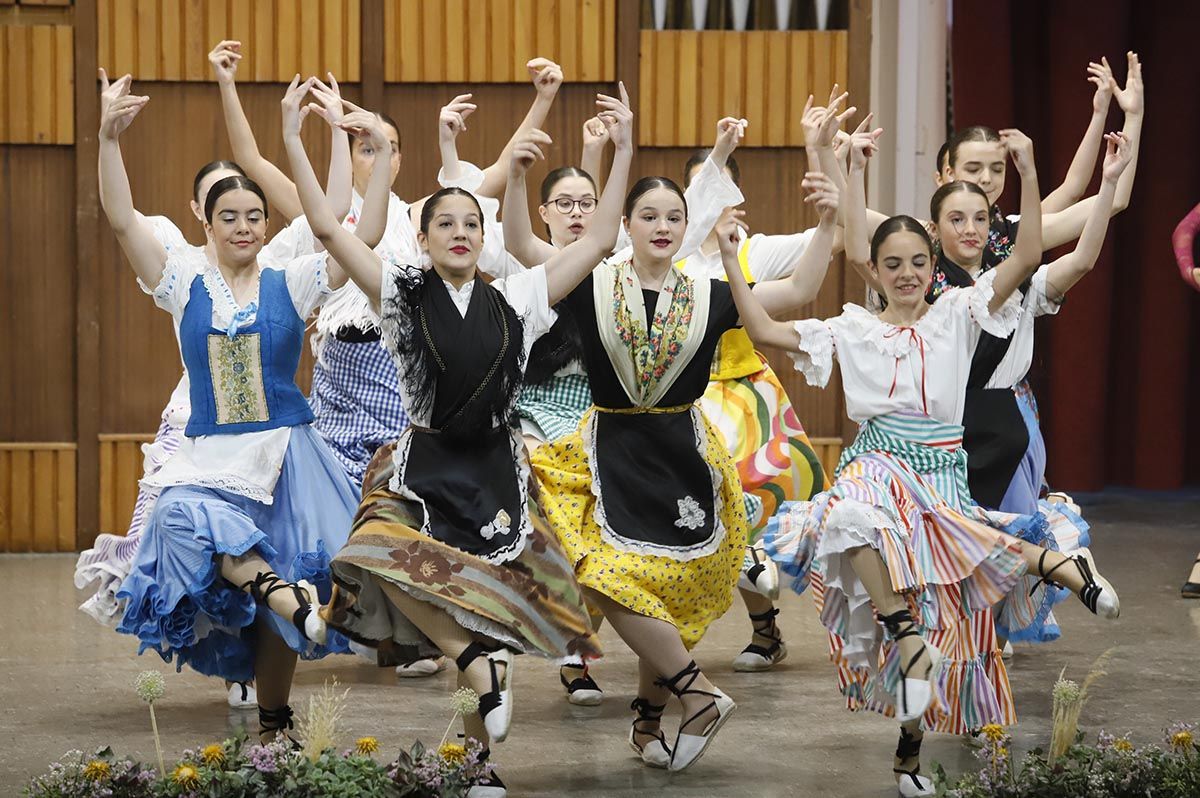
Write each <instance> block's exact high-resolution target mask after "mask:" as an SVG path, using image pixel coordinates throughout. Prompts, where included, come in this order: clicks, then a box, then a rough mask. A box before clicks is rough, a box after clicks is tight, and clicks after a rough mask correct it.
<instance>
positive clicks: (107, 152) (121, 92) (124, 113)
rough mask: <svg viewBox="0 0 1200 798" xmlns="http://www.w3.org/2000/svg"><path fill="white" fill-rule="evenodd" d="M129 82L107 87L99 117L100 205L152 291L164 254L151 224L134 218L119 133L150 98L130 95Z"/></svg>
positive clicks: (156, 282) (160, 278)
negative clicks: (106, 94)
mask: <svg viewBox="0 0 1200 798" xmlns="http://www.w3.org/2000/svg"><path fill="white" fill-rule="evenodd" d="M131 80H132V78H131V77H130V76H129V75H126V76H125V77H123V78H121V79H120V80H118V81H116V83H114V84H113V85H112V86H111V87H106V91H107V92H108V94H109V95H110V96H109V99H108V101H107V102H106V103H104V104H103V105H104V111H103V113H102V114H101V117H100V163H99V173H100V206H101V207H102V208H104V213H105V215H106V216H107V217H108V223H109V224H110V225H111V226H112V229H113V232H114V233H116V235H117V241H118V242H119V243H120V244H121V249H122V251H124V253H125V257H126V258H127V259H128V260H129V264H130V265H131V266H133V271H134V272H135V273H136V274H137V276H138V279H139V280H141V281H142V284H143V285H145V286H146V287H147V288H149V289H153V288H154V287H155V286H157V285H158V283H159V282H160V281H161V280H162V273H163V266H165V265H166V262H167V251H166V249H164V248H163V245H162V244H160V243H159V241H158V239H157V238H155V237H154V233H153V231H152V230H151V228H150V225H148V224H143V223H142V222H141V221H140V220H139V219H138V217H137V211H135V210H134V208H133V194H132V193H131V192H130V190H129V176H128V175H127V174H126V172H125V160H124V158H123V157H122V156H121V143H120V137H121V133H123V132H124V131H125V129H126V128H127V127H129V124H130V123H131V122H133V118H134V117H135V116H137V115H138V112H140V111H141V110H142V109H143V108H144V107H146V103H147V102H149V101H150V98H149V97H145V96H137V95H132V94H130V93H129V84H130V81H131Z"/></svg>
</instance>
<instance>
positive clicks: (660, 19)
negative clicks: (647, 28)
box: [654, 0, 667, 30]
mask: <svg viewBox="0 0 1200 798" xmlns="http://www.w3.org/2000/svg"><path fill="white" fill-rule="evenodd" d="M665 27H667V0H654V29H655V30H662V29H663V28H665Z"/></svg>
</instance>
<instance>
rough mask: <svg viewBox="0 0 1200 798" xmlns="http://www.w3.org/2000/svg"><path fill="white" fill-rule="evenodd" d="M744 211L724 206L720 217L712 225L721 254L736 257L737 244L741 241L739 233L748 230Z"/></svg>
mask: <svg viewBox="0 0 1200 798" xmlns="http://www.w3.org/2000/svg"><path fill="white" fill-rule="evenodd" d="M745 217H746V212H745V211H742V210H738V209H737V208H726V209H725V210H724V212H723V213H722V214H721V218H720V219H718V220H717V223H716V224H715V225H714V226H713V230H714V231H715V232H716V234H717V245H718V246H719V247H720V250H721V255H723V256H732V257H734V258H736V257H737V251H738V245H739V244H740V243H741V235H740V234H741V233H748V232H750V227H749V226H748V225H747V224H746V222H745Z"/></svg>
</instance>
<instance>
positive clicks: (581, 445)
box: [505, 177, 796, 771]
mask: <svg viewBox="0 0 1200 798" xmlns="http://www.w3.org/2000/svg"><path fill="white" fill-rule="evenodd" d="M524 202H525V188H524V185H523V183H522V181H521V180H520V179H517V178H515V177H514V178H512V179H510V181H509V186H508V190H507V191H506V192H505V203H506V215H507V213H508V208H512V209H513V210H514V211H515V210H516V209H519V208H523V207H524V206H523V205H522V203H524ZM625 216H626V219H627V226H628V232H629V235H630V237H631V239H632V255H631V256H630V257H621V258H613V259H610V260H609V261H607V262H605V263H603V264H601V266H600V267H599V268H598V269H597V270H596V271H595V273H594V274H592V275H590V276H589V277H587V278H585V279H584V281H583V282H582V283H580V285H579V287H578V288H576V289H575V290H574V291H572V292H571V293H570V294H568V295H567V297H566V299H565V300H564V301H565V303H566V304H567V306H568V308H569V309H570V311H571V312H572V314H573V315H574V316H575V319H576V321H577V322H578V325H579V330H580V336H581V346H582V350H583V357H584V363H585V365H586V370H587V374H588V382H589V385H590V388H591V392H592V397H593V401H594V402H595V406H594V407H592V408H591V409H589V411H588V412H587V413H586V414H585V416H584V418H583V420H582V421H581V423H580V425H579V429H578V430H577V431H576V432H575V433H574V434H571V435H567V436H564V437H562V438H559V439H558V440H555V441H551V442H548V443H546V444H544V445H542V446H541V447H539V448H538V449H537V450H536V451H535V452H534V455H533V458H532V463H533V471H534V476H535V477H536V479H537V483H538V490H539V497H538V500H539V503H540V505H541V507H542V509H543V511H544V512H545V513H546V517H547V519H548V520H549V521H550V524H551V526H552V527H553V529H554V531H555V533H556V534H557V535H558V537H559V539H560V540H561V541H562V544H563V548H564V549H565V550H566V552H567V556H568V557H569V558H570V559H571V560H572V561H573V563H574V565H575V574H576V577H577V579H578V580H579V583H580V585H582V586H583V588H584V590H585V593H586V595H587V597H588V601H589V603H591V604H593V605H594V606H595V607H597V608H599V609H600V610H602V611H603V613H604V615H605V617H606V618H607V619H608V620H609V622H610V623H611V624H612V626H613V629H614V630H616V632H617V634H618V635H620V636H621V638H622V639H623V640H624V641H625V642H626V643H627V644H628V645H629V647H630V648H631V649H633V651H634V653H636V654H637V655H638V658H639V684H638V697H637V699H636V700H635V701H634V702H633V706H632V708H633V709H634V710H635V711H636V712H637V718H636V719H635V720H634V723H633V727H632V729H631V730H630V737H629V742H630V745H631V746H632V747H633V749H634V750H635V751H636V752H638V754H639V755H640V756H641V757H642V760H643V762H644V763H645V764H647V765H650V766H652V767H669V768H670V769H671V770H674V771H679V770H683V769H684V768H687V767H688V766H689V765H691V764H692V763H694V762H695V761H696V760H697V759H699V758H700V756H701V755H703V753H704V751H705V749H706V748H707V747H708V745H709V744H710V743H711V742H712V739H713V737H714V736H715V734H716V733H717V731H718V730H719V729H720V727H721V726H722V725H723V724H724V723H725V721H726V720H727V719H728V718H729V716H730V714H731V713H732V712H733V710H734V709H735V707H736V705H735V703H734V701H733V700H732V699H731V698H730V697H729V696H727V695H726V694H725V693H724V692H722V691H721V690H719V689H718V688H716V687H715V686H714V685H713V684H712V683H711V682H710V681H709V680H708V679H707V678H706V677H705V675H704V674H703V672H701V670H700V668H699V667H698V666H697V665H696V663H695V661H694V660H693V659H692V657H691V654H690V653H689V652H690V650H691V649H692V648H693V647H694V646H695V645H696V644H697V643H698V642H699V641H700V639H701V638H702V637H703V635H704V633H705V631H706V630H707V628H708V626H709V624H711V623H712V622H713V621H715V620H716V619H717V618H719V617H721V615H723V614H724V613H725V611H726V610H727V609H728V608H729V606H730V604H731V603H732V600H733V587H734V585H735V584H736V582H737V579H738V574H739V572H740V571H741V567H742V556H743V552H744V550H745V546H746V531H747V526H746V513H745V507H744V505H743V502H742V486H741V482H740V480H739V479H738V475H737V471H736V469H735V468H734V464H733V461H732V460H731V459H730V457H729V453H728V451H727V449H726V446H725V441H724V440H723V439H722V437H721V435H720V433H719V432H718V431H717V430H716V428H715V427H714V426H713V425H712V424H710V423H709V421H708V419H707V418H706V417H705V415H704V413H703V412H702V410H701V409H700V407H699V405H698V404H697V403H698V401H699V399H700V397H701V396H702V395H703V394H704V391H705V389H706V388H707V386H708V376H709V366H710V364H711V363H712V358H713V354H714V353H715V351H716V348H717V344H718V341H719V340H720V338H721V336H722V335H723V334H725V333H726V332H727V331H729V330H731V329H734V328H735V327H736V326H737V324H738V314H737V309H736V307H735V306H734V305H733V297H732V294H731V293H730V289H729V284H728V283H726V282H724V281H721V280H713V279H693V278H691V277H689V276H687V275H686V274H685V273H684V272H683V271H681V270H679V269H676V268H673V265H672V264H673V263H674V256H675V254H676V253H677V252H678V250H679V245H680V242H681V241H682V240H683V236H684V233H685V230H686V228H687V203H686V202H685V201H684V198H683V192H682V191H681V190H680V189H679V187H678V186H677V185H675V183H674V182H672V181H671V180H669V179H668V178H665V177H647V178H643V179H642V180H640V181H638V183H637V184H636V185H635V186H634V187H633V190H632V191H631V192H630V193H629V195H628V196H627V197H626V200H625ZM725 225H726V227H728V228H730V229H732V228H733V227H734V226H735V225H736V221H735V220H734V219H733V216H732V215H729V217H728V218H727V220H726V222H725ZM755 295H756V296H758V297H759V299H760V301H762V302H763V303H764V304H766V305H767V306H768V307H772V308H774V309H775V310H776V311H777V312H781V311H783V310H784V309H786V308H789V307H794V306H795V304H796V303H795V298H796V286H795V285H794V284H793V282H792V281H791V280H780V281H775V282H774V283H770V284H767V283H764V284H760V285H758V286H756V287H755ZM669 694H674V695H675V696H676V697H677V698H679V700H680V703H681V704H682V710H683V715H682V722H681V723H680V727H679V731H678V734H677V736H676V738H675V741H674V744H673V745H668V744H667V739H666V736H665V735H664V734H663V732H662V731H661V729H660V719H661V717H662V712H663V710H664V709H665V706H666V700H667V698H668V695H669Z"/></svg>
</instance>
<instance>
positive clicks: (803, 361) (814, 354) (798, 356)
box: [787, 319, 834, 388]
mask: <svg viewBox="0 0 1200 798" xmlns="http://www.w3.org/2000/svg"><path fill="white" fill-rule="evenodd" d="M794 326H795V329H796V334H797V335H799V336H800V351H799V352H791V351H789V352H788V353H787V355H788V357H790V358H791V359H792V365H793V366H795V368H796V371H798V372H800V373H801V374H803V375H804V379H805V381H806V382H807V383H808V384H809V385H811V386H813V387H814V388H824V387H825V386H826V385H827V384H829V375H830V374H832V373H833V347H834V344H833V333H832V332H830V330H829V326H828V325H826V324H825V322H823V321H819V320H817V319H805V320H803V321H798V322H795V325H794Z"/></svg>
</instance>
